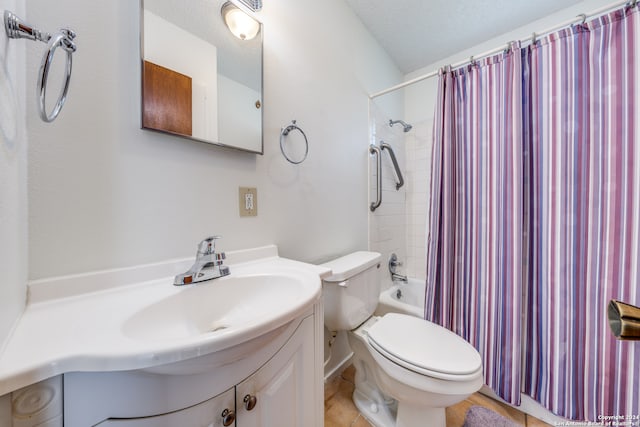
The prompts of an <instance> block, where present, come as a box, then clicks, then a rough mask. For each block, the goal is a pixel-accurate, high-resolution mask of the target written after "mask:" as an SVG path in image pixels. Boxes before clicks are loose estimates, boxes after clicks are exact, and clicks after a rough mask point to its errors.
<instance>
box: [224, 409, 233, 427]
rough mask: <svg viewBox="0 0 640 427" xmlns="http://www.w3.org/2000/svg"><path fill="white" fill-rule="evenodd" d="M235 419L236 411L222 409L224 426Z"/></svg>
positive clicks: (226, 426)
mask: <svg viewBox="0 0 640 427" xmlns="http://www.w3.org/2000/svg"><path fill="white" fill-rule="evenodd" d="M235 420H236V413H235V412H234V411H232V410H230V409H225V410H224V411H222V425H223V426H225V427H228V426H230V425H231V424H233V422H234V421H235Z"/></svg>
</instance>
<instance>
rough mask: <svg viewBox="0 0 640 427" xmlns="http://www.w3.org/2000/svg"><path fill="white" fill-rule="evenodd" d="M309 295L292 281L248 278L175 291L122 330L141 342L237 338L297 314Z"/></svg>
mask: <svg viewBox="0 0 640 427" xmlns="http://www.w3.org/2000/svg"><path fill="white" fill-rule="evenodd" d="M313 296H314V295H313V293H310V289H309V287H308V286H304V283H302V282H301V280H300V279H298V278H297V277H292V276H287V275H280V274H247V275H238V276H233V275H231V276H226V277H224V278H221V279H216V280H211V281H208V282H202V283H198V284H195V285H188V286H184V287H180V288H176V293H174V294H172V295H169V296H167V297H165V298H164V299H161V300H159V301H157V302H154V303H152V304H150V305H148V306H146V307H144V308H142V309H141V310H140V311H138V312H136V313H135V314H133V315H132V316H131V317H129V318H128V319H127V320H126V321H125V322H124V324H123V332H124V334H125V335H126V336H128V337H129V338H133V339H136V340H144V341H172V340H182V339H192V338H195V337H204V338H211V339H213V338H214V337H216V336H217V337H220V338H222V335H225V334H227V335H228V334H237V333H239V332H242V331H246V330H250V329H252V328H254V329H255V328H256V327H258V326H259V327H260V328H262V329H264V328H265V327H266V328H268V326H269V325H270V324H271V326H272V327H277V326H280V324H283V323H284V322H286V321H288V320H290V319H292V318H293V317H294V316H296V315H298V314H299V313H298V312H299V311H300V309H301V308H304V307H305V305H306V304H307V303H308V301H309V299H310V298H312V297H313Z"/></svg>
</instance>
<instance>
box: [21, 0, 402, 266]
mask: <svg viewBox="0 0 640 427" xmlns="http://www.w3.org/2000/svg"><path fill="white" fill-rule="evenodd" d="M138 7H139V3H138V2H137V1H131V0H117V1H108V2H105V1H89V2H87V1H81V0H60V1H57V2H55V3H52V2H50V1H48V0H30V1H29V3H28V4H27V8H28V11H27V12H28V13H27V15H28V17H29V20H31V21H32V22H33V23H34V24H38V25H40V26H42V27H43V28H45V29H49V28H50V29H55V28H57V27H59V26H62V25H69V26H70V27H72V28H73V29H74V30H76V32H77V34H78V37H77V44H78V51H77V52H76V54H75V55H74V70H73V77H72V82H71V89H70V93H69V98H68V102H67V105H66V106H65V109H64V110H63V111H62V113H61V115H60V117H59V119H58V120H57V121H56V122H54V123H53V124H49V125H47V124H44V123H42V122H40V120H39V119H37V118H36V113H35V111H34V108H33V105H32V103H28V105H27V106H28V128H29V139H30V144H29V242H30V246H29V275H30V278H31V279H39V278H45V277H51V276H57V275H63V274H70V273H78V272H85V271H92V270H97V269H104V268H111V267H121V266H130V265H136V264H141V263H148V262H155V261H161V260H165V259H169V258H174V257H185V256H192V255H193V253H194V250H195V247H196V244H197V243H198V241H199V240H200V239H201V238H203V237H205V236H207V235H210V234H221V235H223V236H224V239H223V240H222V241H221V243H220V248H221V249H222V250H232V249H239V248H245V247H253V246H258V245H264V244H267V243H275V244H277V245H278V246H279V247H280V253H281V255H283V256H287V257H291V258H294V259H300V260H304V261H319V260H324V259H327V258H328V257H330V256H333V255H336V254H343V253H346V252H348V251H352V250H357V249H364V248H366V247H367V231H368V230H367V212H368V200H367V199H368V197H367V146H368V116H367V109H368V99H367V94H368V93H370V92H373V91H374V90H375V89H378V88H380V87H386V86H389V85H392V84H394V83H397V82H398V81H399V80H400V79H401V74H400V73H399V71H398V70H397V69H396V67H395V66H394V65H392V63H391V61H390V59H389V58H388V56H387V55H386V54H385V53H384V52H383V51H382V49H381V48H380V47H379V46H378V44H377V43H376V42H375V41H374V39H373V38H372V37H371V36H370V35H369V33H368V32H366V31H365V30H364V28H363V26H362V24H361V23H360V21H359V20H358V19H357V18H356V17H355V16H354V15H353V14H352V13H351V11H350V9H349V8H348V6H347V5H346V4H345V3H344V2H343V1H342V0H325V1H322V2H316V1H300V0H279V1H273V2H271V1H270V2H265V5H264V9H263V10H262V12H260V17H261V19H262V20H263V22H264V25H265V33H264V34H265V39H264V43H265V47H264V64H265V70H264V83H265V93H264V109H265V110H264V120H265V122H264V132H265V133H264V141H265V154H264V156H256V155H252V154H247V153H241V152H237V151H233V150H228V149H221V148H218V147H213V146H209V145H206V144H200V143H194V142H189V141H186V140H183V139H179V138H176V137H171V136H165V135H161V134H157V133H153V132H149V131H143V130H140V129H139V127H140V117H139V116H140V113H139V109H140V106H139V92H140V84H139V80H140V77H139V76H140V69H139V67H140V66H139V57H138V55H139V53H138V42H139V37H138V22H139V11H138ZM31 44H32V45H35V43H31ZM36 47H37V48H36ZM41 51H42V46H31V49H30V50H29V60H28V70H27V72H28V76H29V77H30V81H31V80H33V81H35V72H36V70H37V67H38V65H39V60H40V54H41ZM27 89H28V93H27V98H26V99H27V100H30V99H33V97H34V93H33V92H34V89H33V87H32V86H30V85H28V87H27ZM292 119H297V120H298V124H299V125H300V126H301V127H302V128H303V129H304V131H305V132H306V134H307V136H308V138H309V145H310V147H309V157H308V159H307V160H306V161H305V162H304V163H302V164H301V165H298V166H294V165H291V164H289V163H287V162H286V161H285V159H284V158H283V157H282V155H281V154H280V150H279V145H278V143H279V135H280V128H281V127H283V126H286V125H287V124H288V123H289V122H290V121H291V120H292ZM238 186H257V188H258V200H259V215H258V216H257V217H256V218H240V217H239V214H238V202H237V197H238V194H237V193H238Z"/></svg>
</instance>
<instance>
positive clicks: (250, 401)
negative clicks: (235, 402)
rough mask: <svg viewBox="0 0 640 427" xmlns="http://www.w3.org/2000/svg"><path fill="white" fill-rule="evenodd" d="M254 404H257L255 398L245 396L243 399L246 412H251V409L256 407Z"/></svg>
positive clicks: (248, 395)
mask: <svg viewBox="0 0 640 427" xmlns="http://www.w3.org/2000/svg"><path fill="white" fill-rule="evenodd" d="M256 403H258V398H257V397H255V396H251V395H250V394H247V395H246V396H245V397H244V408H245V409H246V410H247V411H250V410H252V409H253V408H255V407H256Z"/></svg>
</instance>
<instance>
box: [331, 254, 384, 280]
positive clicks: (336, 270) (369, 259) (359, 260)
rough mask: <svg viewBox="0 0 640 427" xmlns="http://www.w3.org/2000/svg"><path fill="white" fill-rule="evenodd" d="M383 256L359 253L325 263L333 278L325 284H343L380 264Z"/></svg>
mask: <svg viewBox="0 0 640 427" xmlns="http://www.w3.org/2000/svg"><path fill="white" fill-rule="evenodd" d="M381 258H382V256H381V255H380V254H379V253H378V252H368V251H358V252H353V253H351V254H349V255H345V256H343V257H340V258H337V259H334V260H333V261H329V262H325V263H324V264H322V266H323V267H326V268H330V269H331V276H329V277H326V278H325V279H324V281H325V282H342V281H343V280H347V279H349V278H351V277H353V276H355V275H356V274H358V273H362V272H363V271H365V270H366V269H368V268H370V267H373V266H374V265H376V264H378V263H379V262H380V259H381Z"/></svg>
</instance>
